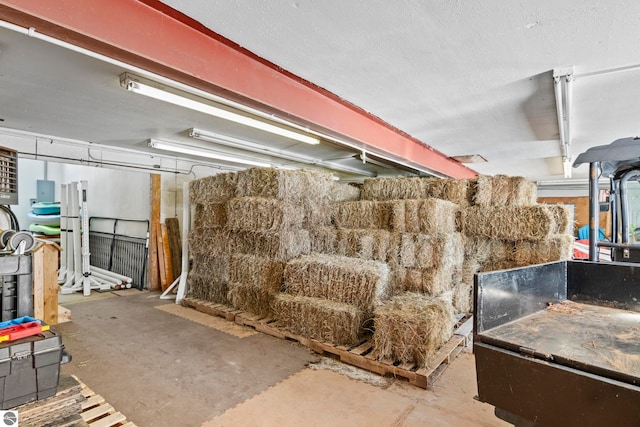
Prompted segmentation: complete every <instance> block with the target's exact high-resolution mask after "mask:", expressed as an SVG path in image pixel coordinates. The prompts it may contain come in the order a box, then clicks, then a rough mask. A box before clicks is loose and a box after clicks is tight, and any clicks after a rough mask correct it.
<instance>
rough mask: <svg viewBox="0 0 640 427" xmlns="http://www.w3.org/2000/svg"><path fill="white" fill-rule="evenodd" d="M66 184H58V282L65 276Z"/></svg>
mask: <svg viewBox="0 0 640 427" xmlns="http://www.w3.org/2000/svg"><path fill="white" fill-rule="evenodd" d="M67 212H68V209H67V184H61V185H60V247H61V248H62V255H61V256H60V271H59V273H58V282H64V281H65V279H66V277H67Z"/></svg>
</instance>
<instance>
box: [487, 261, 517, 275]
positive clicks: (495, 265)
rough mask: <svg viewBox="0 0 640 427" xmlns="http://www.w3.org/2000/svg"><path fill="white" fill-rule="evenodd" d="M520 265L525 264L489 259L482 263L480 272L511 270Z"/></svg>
mask: <svg viewBox="0 0 640 427" xmlns="http://www.w3.org/2000/svg"><path fill="white" fill-rule="evenodd" d="M518 267H523V265H521V264H518V263H517V262H516V261H508V260H504V261H489V262H486V263H484V264H482V267H481V268H480V272H481V273H486V272H487V271H498V270H510V269H512V268H518Z"/></svg>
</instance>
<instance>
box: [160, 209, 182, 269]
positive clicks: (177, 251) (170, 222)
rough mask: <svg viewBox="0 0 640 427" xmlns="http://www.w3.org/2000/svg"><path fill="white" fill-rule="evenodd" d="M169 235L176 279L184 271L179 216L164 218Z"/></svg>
mask: <svg viewBox="0 0 640 427" xmlns="http://www.w3.org/2000/svg"><path fill="white" fill-rule="evenodd" d="M164 223H165V224H166V226H167V234H168V235H169V247H170V248H171V263H172V264H171V266H172V267H173V277H174V279H175V278H176V277H178V276H179V275H180V274H181V273H182V272H181V271H180V270H181V268H182V247H181V246H182V245H181V244H180V224H179V222H178V218H167V219H165V220H164Z"/></svg>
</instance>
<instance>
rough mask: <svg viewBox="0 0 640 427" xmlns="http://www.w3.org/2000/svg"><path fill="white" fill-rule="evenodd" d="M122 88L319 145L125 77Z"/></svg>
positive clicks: (303, 137)
mask: <svg viewBox="0 0 640 427" xmlns="http://www.w3.org/2000/svg"><path fill="white" fill-rule="evenodd" d="M122 84H123V85H124V87H125V88H126V89H127V90H128V91H131V92H134V93H137V94H140V95H144V96H148V97H150V98H154V99H157V100H160V101H164V102H169V103H171V104H174V105H178V106H180V107H184V108H188V109H190V110H194V111H198V112H200V113H205V114H209V115H210V116H214V117H218V118H220V119H224V120H229V121H231V122H234V123H238V124H241V125H244V126H249V127H252V128H254V129H259V130H262V131H265V132H269V133H272V134H275V135H280V136H283V137H285V138H289V139H293V140H295V141H300V142H304V143H306V144H319V143H320V139H319V138H316V137H313V136H310V135H305V134H303V133H300V132H296V131H293V130H289V129H285V128H283V127H280V126H276V125H272V124H271V123H267V122H264V121H262V120H257V119H254V118H253V117H248V116H245V115H242V114H238V113H234V112H232V111H228V110H225V109H223V108H219V107H215V106H213V105H210V104H205V103H204V102H200V101H196V100H194V99H191V98H187V97H184V96H181V95H178V94H175V93H171V92H167V91H165V90H162V89H158V88H155V87H153V86H149V85H147V84H144V83H141V82H138V81H135V80H133V79H131V77H128V76H125V77H124V78H123V80H122Z"/></svg>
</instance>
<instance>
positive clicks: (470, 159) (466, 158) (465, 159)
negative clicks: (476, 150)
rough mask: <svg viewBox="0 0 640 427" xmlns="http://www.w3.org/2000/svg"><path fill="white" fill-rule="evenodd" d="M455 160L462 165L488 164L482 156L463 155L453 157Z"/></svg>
mask: <svg viewBox="0 0 640 427" xmlns="http://www.w3.org/2000/svg"><path fill="white" fill-rule="evenodd" d="M451 158H452V159H453V160H457V161H459V162H460V163H486V162H487V159H485V158H484V157H482V156H481V155H480V154H463V155H460V156H451Z"/></svg>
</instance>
